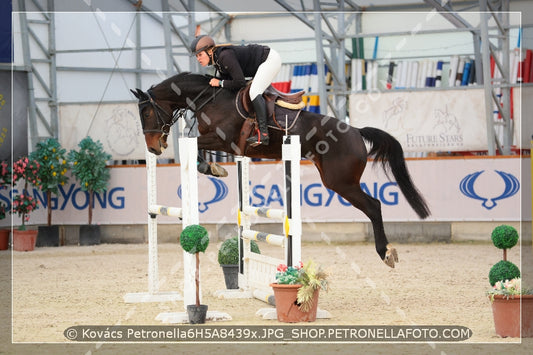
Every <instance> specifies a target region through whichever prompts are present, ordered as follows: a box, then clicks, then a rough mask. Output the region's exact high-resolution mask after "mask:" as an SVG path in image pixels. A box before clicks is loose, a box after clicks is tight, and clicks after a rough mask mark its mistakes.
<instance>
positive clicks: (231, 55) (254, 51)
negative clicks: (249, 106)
mask: <svg viewBox="0 0 533 355" xmlns="http://www.w3.org/2000/svg"><path fill="white" fill-rule="evenodd" d="M269 53H270V48H269V47H266V46H261V45H258V44H249V45H247V46H221V47H216V48H215V50H214V52H213V66H214V67H215V69H216V70H217V71H218V73H219V75H218V76H219V77H220V78H221V79H222V80H224V88H225V89H232V90H238V89H240V88H242V87H243V86H245V85H246V80H245V78H247V77H254V76H255V73H256V72H257V68H259V66H260V65H261V64H262V63H263V62H264V61H265V60H266V58H267V57H268V54H269Z"/></svg>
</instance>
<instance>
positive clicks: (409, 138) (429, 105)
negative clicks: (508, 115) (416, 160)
mask: <svg viewBox="0 0 533 355" xmlns="http://www.w3.org/2000/svg"><path fill="white" fill-rule="evenodd" d="M350 124H351V125H352V126H354V127H376V128H380V129H383V130H385V131H386V132H388V133H390V134H392V135H393V136H394V137H395V138H396V139H398V140H399V141H400V143H401V144H402V147H403V149H404V150H405V151H406V152H437V151H466V150H487V123H486V116H485V109H484V92H483V90H482V89H468V90H467V89H464V90H448V91H445V92H442V91H420V92H409V91H397V92H374V93H367V94H351V95H350Z"/></svg>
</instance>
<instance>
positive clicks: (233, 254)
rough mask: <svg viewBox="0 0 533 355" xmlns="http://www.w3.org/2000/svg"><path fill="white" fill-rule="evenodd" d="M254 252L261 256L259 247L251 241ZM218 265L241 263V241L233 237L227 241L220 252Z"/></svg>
mask: <svg viewBox="0 0 533 355" xmlns="http://www.w3.org/2000/svg"><path fill="white" fill-rule="evenodd" d="M250 244H251V245H250V249H251V250H252V252H254V253H257V254H261V252H260V251H259V246H258V245H257V243H256V242H255V241H253V240H252V241H251V243H250ZM218 263H219V264H220V265H237V264H238V263H239V239H238V238H237V237H233V238H230V239H226V240H225V241H224V242H223V243H222V245H221V246H220V249H219V250H218Z"/></svg>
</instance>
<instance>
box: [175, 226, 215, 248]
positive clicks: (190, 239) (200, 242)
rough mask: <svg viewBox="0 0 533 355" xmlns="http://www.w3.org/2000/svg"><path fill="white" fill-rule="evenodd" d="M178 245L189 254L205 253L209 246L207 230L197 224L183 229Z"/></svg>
mask: <svg viewBox="0 0 533 355" xmlns="http://www.w3.org/2000/svg"><path fill="white" fill-rule="evenodd" d="M180 244H181V247H182V248H183V250H185V251H186V252H187V253H190V254H196V253H199V252H202V253H203V252H205V250H206V249H207V246H208V245H209V235H208V233H207V229H205V228H204V227H202V226H200V225H198V224H192V225H190V226H187V227H185V228H184V229H183V231H182V232H181V234H180Z"/></svg>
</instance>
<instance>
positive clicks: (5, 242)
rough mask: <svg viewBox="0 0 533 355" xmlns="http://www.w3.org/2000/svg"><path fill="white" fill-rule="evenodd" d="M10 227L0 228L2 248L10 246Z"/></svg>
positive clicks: (0, 248)
mask: <svg viewBox="0 0 533 355" xmlns="http://www.w3.org/2000/svg"><path fill="white" fill-rule="evenodd" d="M9 233H11V230H9V229H0V250H7V249H8V248H9Z"/></svg>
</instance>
